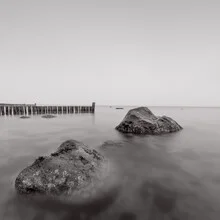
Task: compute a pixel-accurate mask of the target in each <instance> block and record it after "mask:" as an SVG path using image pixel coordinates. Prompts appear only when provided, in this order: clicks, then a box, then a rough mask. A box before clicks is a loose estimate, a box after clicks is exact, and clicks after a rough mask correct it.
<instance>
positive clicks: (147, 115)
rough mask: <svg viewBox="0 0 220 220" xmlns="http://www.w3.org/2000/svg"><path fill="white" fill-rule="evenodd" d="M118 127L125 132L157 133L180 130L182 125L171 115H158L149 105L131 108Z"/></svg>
mask: <svg viewBox="0 0 220 220" xmlns="http://www.w3.org/2000/svg"><path fill="white" fill-rule="evenodd" d="M116 129H117V130H118V131H120V132H123V133H134V134H155V135H157V134H165V133H171V132H176V131H180V130H181V129H182V127H181V126H180V125H179V124H178V123H177V122H176V121H174V120H173V119H172V118H170V117H167V116H162V117H157V116H155V115H154V114H153V113H152V112H151V111H150V110H149V109H148V108H147V107H139V108H135V109H131V110H130V111H129V112H128V113H127V115H126V116H125V118H124V119H123V121H122V122H121V123H120V124H119V125H118V126H117V127H116Z"/></svg>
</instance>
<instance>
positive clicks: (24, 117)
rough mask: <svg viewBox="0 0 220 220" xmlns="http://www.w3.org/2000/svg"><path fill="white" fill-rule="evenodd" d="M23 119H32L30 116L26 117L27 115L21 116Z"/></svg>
mask: <svg viewBox="0 0 220 220" xmlns="http://www.w3.org/2000/svg"><path fill="white" fill-rule="evenodd" d="M20 118H21V119H28V118H30V117H29V116H26V115H23V116H21V117H20Z"/></svg>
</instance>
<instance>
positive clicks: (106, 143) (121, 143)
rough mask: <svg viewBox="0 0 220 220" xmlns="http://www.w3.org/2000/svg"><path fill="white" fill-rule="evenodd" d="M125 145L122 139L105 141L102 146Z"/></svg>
mask: <svg viewBox="0 0 220 220" xmlns="http://www.w3.org/2000/svg"><path fill="white" fill-rule="evenodd" d="M123 145H124V142H122V141H111V140H108V141H105V142H104V143H103V144H102V145H101V148H118V147H122V146H123Z"/></svg>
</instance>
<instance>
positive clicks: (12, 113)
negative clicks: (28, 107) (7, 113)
mask: <svg viewBox="0 0 220 220" xmlns="http://www.w3.org/2000/svg"><path fill="white" fill-rule="evenodd" d="M11 115H14V106H12V108H11Z"/></svg>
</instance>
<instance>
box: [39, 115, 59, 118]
mask: <svg viewBox="0 0 220 220" xmlns="http://www.w3.org/2000/svg"><path fill="white" fill-rule="evenodd" d="M41 118H56V116H55V115H43V116H41Z"/></svg>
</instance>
